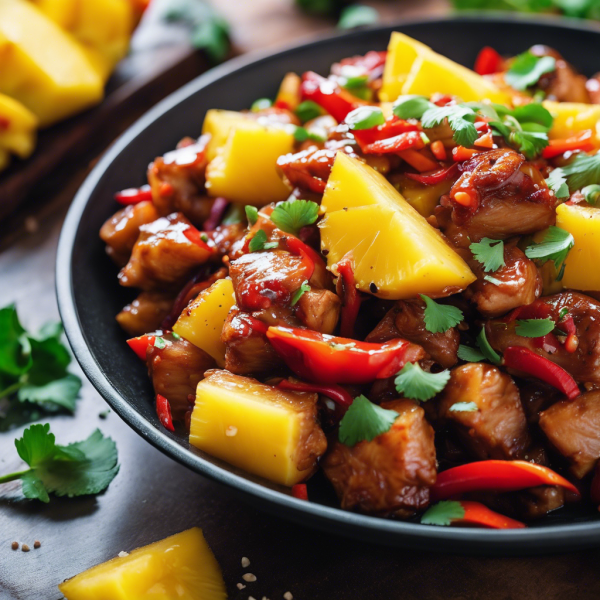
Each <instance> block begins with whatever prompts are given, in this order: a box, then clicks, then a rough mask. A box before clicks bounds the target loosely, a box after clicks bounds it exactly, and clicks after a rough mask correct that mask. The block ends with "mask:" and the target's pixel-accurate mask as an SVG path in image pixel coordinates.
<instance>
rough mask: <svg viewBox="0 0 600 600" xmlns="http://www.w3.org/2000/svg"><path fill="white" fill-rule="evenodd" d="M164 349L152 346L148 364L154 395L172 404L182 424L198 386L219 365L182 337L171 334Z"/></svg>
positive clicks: (148, 354)
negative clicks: (207, 372) (207, 373)
mask: <svg viewBox="0 0 600 600" xmlns="http://www.w3.org/2000/svg"><path fill="white" fill-rule="evenodd" d="M162 338H163V339H164V341H165V347H164V348H157V347H156V346H148V350H147V351H146V362H147V363H148V373H149V374H150V378H151V379H152V385H153V386H154V393H155V394H160V395H161V396H164V397H165V398H166V399H167V400H168V401H169V403H170V404H171V412H172V413H173V418H174V419H177V420H182V419H183V418H184V417H185V413H186V412H187V411H188V410H189V409H190V408H191V407H192V406H193V405H194V398H195V397H196V386H197V385H198V382H199V381H200V380H202V379H203V378H204V372H205V371H207V370H208V369H214V368H215V367H216V366H217V365H216V363H215V360H214V358H212V356H210V355H208V354H207V353H206V352H204V350H200V348H197V347H196V346H194V345H193V344H190V342H188V341H186V340H184V339H183V338H182V337H178V338H175V337H174V336H173V335H172V334H170V333H168V334H165V335H163V336H162Z"/></svg>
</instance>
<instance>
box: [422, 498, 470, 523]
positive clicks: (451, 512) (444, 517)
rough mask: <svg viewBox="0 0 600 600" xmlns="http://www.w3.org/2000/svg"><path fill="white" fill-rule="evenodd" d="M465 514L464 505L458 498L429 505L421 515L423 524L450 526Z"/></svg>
mask: <svg viewBox="0 0 600 600" xmlns="http://www.w3.org/2000/svg"><path fill="white" fill-rule="evenodd" d="M464 516H465V509H464V507H463V505H462V504H461V503H460V502H458V501H457V500H442V501H441V502H438V503H437V504H434V505H433V506H431V507H429V508H428V509H427V510H426V511H425V512H424V513H423V516H422V517H421V523H422V524H423V525H441V526H443V527H448V525H451V524H452V522H453V521H459V520H460V519H463V518H464Z"/></svg>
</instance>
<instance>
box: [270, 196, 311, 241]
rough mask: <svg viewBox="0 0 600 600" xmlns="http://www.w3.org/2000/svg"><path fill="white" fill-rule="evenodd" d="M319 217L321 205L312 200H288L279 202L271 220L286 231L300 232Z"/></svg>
mask: <svg viewBox="0 0 600 600" xmlns="http://www.w3.org/2000/svg"><path fill="white" fill-rule="evenodd" d="M318 218H319V205H318V204H317V203H316V202H312V201H310V200H287V201H286V202H281V203H280V204H278V205H277V206H276V207H275V209H274V210H273V212H272V213H271V221H273V223H275V225H277V227H279V229H281V230H282V231H285V232H286V233H292V234H295V233H298V231H300V229H302V228H303V227H306V226H307V225H312V224H313V223H315V222H316V220H317V219H318Z"/></svg>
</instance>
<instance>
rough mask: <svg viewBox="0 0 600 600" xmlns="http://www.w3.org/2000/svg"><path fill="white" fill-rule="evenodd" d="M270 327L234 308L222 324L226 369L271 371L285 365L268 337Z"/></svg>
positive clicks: (239, 372)
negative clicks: (267, 332) (266, 334)
mask: <svg viewBox="0 0 600 600" xmlns="http://www.w3.org/2000/svg"><path fill="white" fill-rule="evenodd" d="M266 330H267V327H266V326H265V325H264V323H262V322H261V321H257V320H256V319H254V318H252V317H251V316H250V315H248V314H246V313H244V312H241V311H240V310H238V309H237V308H233V309H231V311H230V312H229V315H228V316H227V320H226V321H225V324H224V325H223V333H222V334H221V340H222V341H223V343H224V344H225V346H226V350H225V368H226V369H227V370H228V371H231V372H232V373H236V374H238V375H251V374H253V373H268V372H271V371H273V370H275V369H277V368H280V367H282V366H284V362H283V360H282V359H281V358H280V356H279V355H278V354H277V352H275V350H274V348H273V347H272V346H271V344H269V342H268V341H267V338H266V336H265V333H266Z"/></svg>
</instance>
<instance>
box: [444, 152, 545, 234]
mask: <svg viewBox="0 0 600 600" xmlns="http://www.w3.org/2000/svg"><path fill="white" fill-rule="evenodd" d="M460 169H461V171H462V175H461V176H460V178H459V179H458V181H457V182H456V183H455V184H454V185H453V186H452V189H451V190H450V194H449V195H448V196H443V197H442V201H441V206H440V207H438V208H437V209H436V216H438V222H439V223H440V225H441V227H442V230H443V231H444V232H445V233H446V234H447V235H448V236H449V237H450V238H451V239H452V238H453V237H455V236H457V234H458V233H460V232H463V233H465V234H466V235H468V236H469V239H470V241H471V242H478V241H480V240H481V239H482V238H484V237H488V238H491V239H494V240H503V239H506V238H509V237H511V236H514V235H524V234H531V233H535V232H536V231H540V230H542V229H545V228H546V227H549V226H550V225H554V223H555V221H556V215H555V212H554V211H555V207H556V198H555V196H554V195H552V194H551V193H550V190H549V189H548V186H547V185H546V182H545V181H544V178H543V177H542V175H541V174H540V172H539V171H538V170H537V169H536V168H535V167H532V166H531V165H529V164H527V163H526V162H525V157H524V156H523V155H522V154H519V153H518V152H515V151H514V150H510V149H507V148H503V149H499V150H490V151H489V152H482V153H480V154H476V155H475V156H473V158H471V159H469V160H467V161H465V162H464V163H462V164H461V166H460ZM457 194H460V195H459V196H458V197H459V198H460V200H461V202H458V201H457V200H456V197H457V196H456V195H457Z"/></svg>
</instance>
